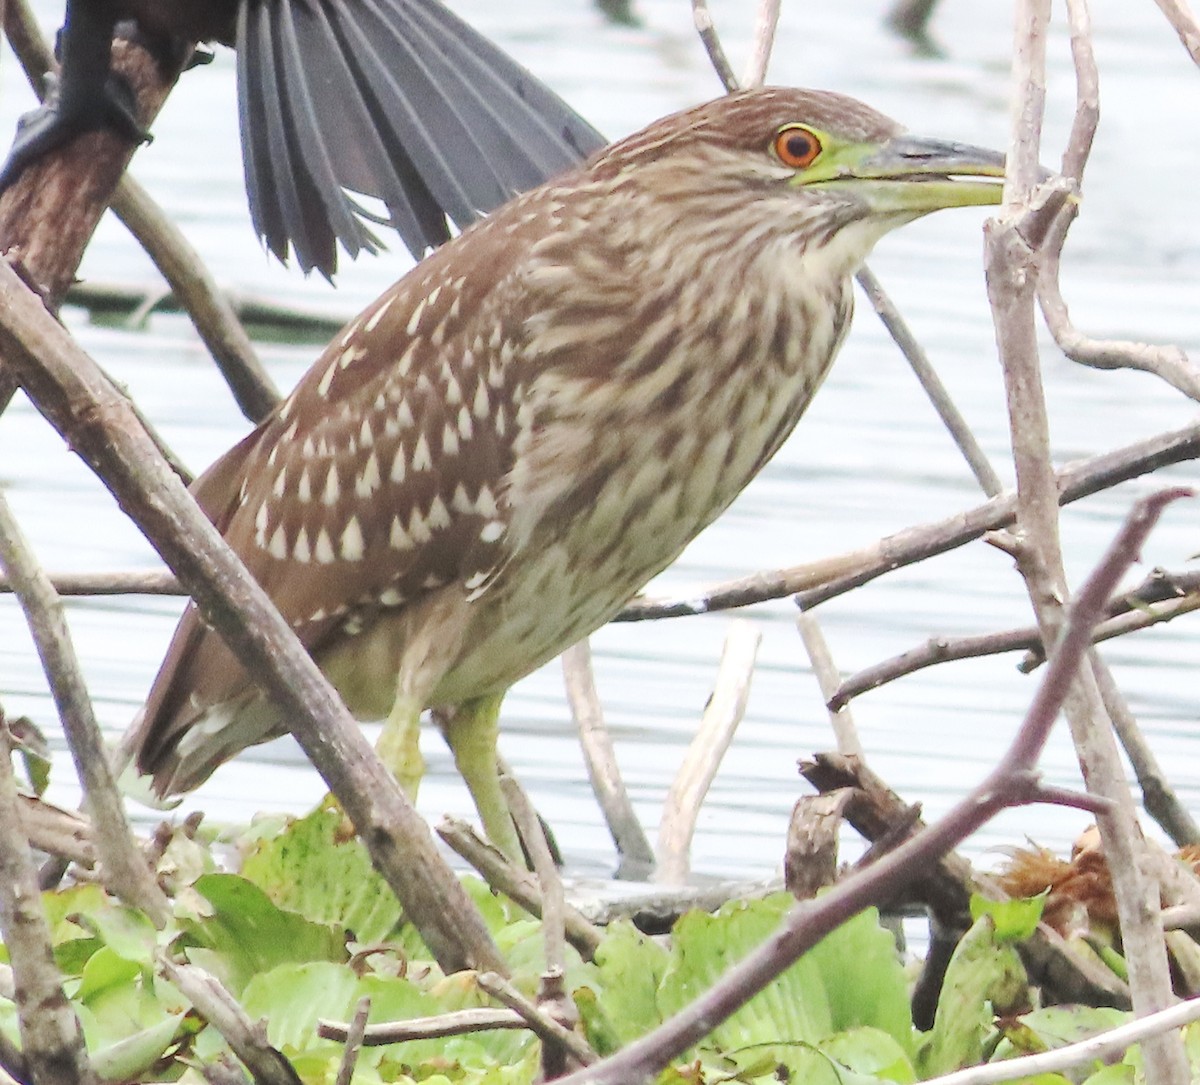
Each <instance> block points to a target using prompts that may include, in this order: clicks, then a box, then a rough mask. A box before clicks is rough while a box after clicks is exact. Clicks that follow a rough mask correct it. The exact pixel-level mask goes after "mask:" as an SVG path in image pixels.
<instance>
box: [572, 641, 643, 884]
mask: <svg viewBox="0 0 1200 1085" xmlns="http://www.w3.org/2000/svg"><path fill="white" fill-rule="evenodd" d="M562 669H563V681H564V684H565V686H566V690H567V703H568V704H569V705H570V706H571V718H572V721H573V722H574V724H575V729H576V730H577V731H578V732H579V744H580V746H581V748H582V749H583V760H584V764H585V765H587V772H588V779H589V780H590V781H591V784H592V792H593V793H594V794H595V796H596V801H597V802H598V803H599V804H600V810H601V811H602V812H603V814H604V820H605V822H606V823H607V824H608V831H609V832H610V833H611V834H612V838H613V843H614V844H615V845H616V848H617V855H618V857H619V863H618V866H617V874H616V876H617V878H618V879H622V878H627V879H629V880H631V881H640V880H643V879H645V878H648V877H649V876H650V872H651V871H652V870H653V869H654V852H653V851H652V850H651V848H650V841H649V840H647V839H646V832H645V830H644V829H643V828H642V823H641V822H640V821H638V817H637V812H636V811H635V810H634V809H633V802H632V801H631V800H630V798H629V792H628V790H626V787H625V781H624V780H623V779H622V778H621V767H620V765H619V764H618V763H617V751H616V749H615V747H614V746H613V741H612V736H611V735H610V734H609V731H608V727H607V726H606V724H605V722H604V708H603V707H602V706H601V704H600V697H599V695H598V694H597V693H596V682H595V679H594V678H593V676H592V651H591V648H590V646H589V645H588V641H587V638H584V639H583V640H581V641H580V642H579V643H578V644H573V645H572V646H571V647H570V648H568V649H567V650H566V651H565V652H563V654H562Z"/></svg>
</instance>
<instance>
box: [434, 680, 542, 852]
mask: <svg viewBox="0 0 1200 1085" xmlns="http://www.w3.org/2000/svg"><path fill="white" fill-rule="evenodd" d="M503 700H504V695H503V694H502V693H501V694H497V695H495V696H492V697H478V698H476V699H475V700H472V701H465V702H463V703H462V704H461V705H459V706H458V707H457V708H456V709H455V711H454V713H453V715H452V716H451V718H449V719H448V720H447V722H446V726H445V732H446V742H447V743H448V744H449V746H450V750H451V752H452V753H453V754H454V763H455V764H456V765H457V766H458V771H459V772H460V773H461V774H462V778H463V779H464V780H465V781H466V782H467V789H468V790H469V791H470V792H471V798H473V799H474V800H475V809H477V810H478V811H479V817H480V819H481V820H482V821H483V829H484V832H485V833H487V837H488V839H489V840H490V841H491V842H492V843H493V844H494V845H495V846H496V847H497V848H499V849H500V850H501V851H502V852H504V854H505V855H507V856H508V857H509V858H510V859H511V860H513V861H514V862H516V863H522V862H524V860H523V859H522V857H521V842H520V840H519V839H518V838H517V830H516V827H515V826H514V825H513V820H512V817H511V816H510V815H509V812H508V803H507V802H506V801H505V798H504V793H503V792H502V791H501V790H500V777H499V773H498V771H497V767H496V739H497V738H498V737H499V733H500V702H501V701H503Z"/></svg>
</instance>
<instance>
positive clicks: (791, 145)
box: [771, 124, 821, 170]
mask: <svg viewBox="0 0 1200 1085" xmlns="http://www.w3.org/2000/svg"><path fill="white" fill-rule="evenodd" d="M771 147H772V149H773V150H774V151H775V155H776V157H777V158H778V159H779V161H780V162H782V163H783V164H784V165H785V166H788V167H790V168H791V169H794V170H802V169H805V168H807V167H808V166H811V165H812V164H813V162H815V161H816V158H817V155H819V154H820V153H821V141H820V140H819V139H818V138H817V134H816V133H815V132H813V131H812V130H811V129H808V128H805V127H804V125H802V124H785V125H784V126H783V127H782V128H780V129H779V131H778V132H776V133H775V141H774V142H773V143H772V144H771Z"/></svg>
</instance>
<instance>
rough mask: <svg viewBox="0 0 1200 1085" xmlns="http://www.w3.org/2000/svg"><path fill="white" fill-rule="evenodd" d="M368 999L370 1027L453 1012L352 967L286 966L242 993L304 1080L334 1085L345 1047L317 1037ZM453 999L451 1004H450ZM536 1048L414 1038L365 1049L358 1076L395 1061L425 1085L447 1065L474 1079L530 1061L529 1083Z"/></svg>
mask: <svg viewBox="0 0 1200 1085" xmlns="http://www.w3.org/2000/svg"><path fill="white" fill-rule="evenodd" d="M364 995H365V996H367V997H368V998H370V1000H371V1021H372V1022H380V1021H394V1020H410V1019H412V1018H414V1017H425V1016H431V1015H434V1014H438V1013H445V1012H448V1011H450V1010H453V1009H455V1008H460V1007H456V1006H454V1005H452V1004H450V1005H448V1004H447V1000H446V999H444V998H434V997H432V996H431V995H429V994H428V993H426V992H425V991H422V990H421V989H420V988H419V987H418V986H417V985H416V984H414V983H412V982H410V981H409V980H407V979H404V978H401V977H388V976H366V977H362V978H361V979H359V978H356V977H355V976H354V974H353V972H351V971H350V970H349V969H347V968H344V967H341V966H339V965H336V964H333V963H330V962H321V961H314V962H311V963H308V964H286V965H280V966H279V967H277V968H275V969H272V970H271V971H270V972H267V973H264V974H263V975H260V976H256V977H255V978H254V979H253V980H251V981H250V983H249V984H247V986H246V989H245V991H244V992H243V995H242V1000H241V1001H242V1004H243V1006H244V1008H245V1010H246V1012H247V1013H248V1014H249V1015H250V1016H251V1018H254V1019H261V1020H264V1021H265V1022H266V1024H267V1036H268V1039H269V1040H270V1042H271V1043H272V1044H273V1045H275V1046H276V1047H278V1048H279V1049H280V1050H282V1051H283V1052H284V1053H285V1054H287V1055H288V1057H289V1058H290V1059H292V1061H293V1063H294V1065H295V1067H296V1069H297V1072H299V1073H300V1075H301V1077H303V1078H304V1079H305V1080H325V1079H326V1078H328V1079H330V1080H332V1077H333V1074H334V1073H336V1070H337V1065H338V1062H339V1061H340V1059H341V1054H342V1045H341V1044H337V1043H334V1042H332V1041H328V1040H323V1039H321V1038H319V1037H318V1036H317V1022H318V1021H319V1020H321V1019H322V1018H324V1019H328V1020H334V1021H349V1020H350V1018H351V1017H352V1016H353V1015H354V1012H355V1007H356V1005H357V1003H358V1000H359V998H361V997H362V996H364ZM453 1001H454V1000H453V999H451V1002H453ZM534 1047H535V1045H534V1044H533V1041H532V1040H531V1038H530V1037H529V1035H528V1034H527V1033H520V1032H481V1033H476V1034H472V1035H470V1036H462V1037H450V1038H445V1037H440V1038H437V1039H430V1040H416V1041H410V1042H406V1043H402V1044H398V1045H389V1046H388V1047H373V1048H364V1049H363V1050H362V1051H361V1052H360V1054H359V1062H358V1068H357V1069H356V1071H355V1080H356V1081H358V1080H359V1075H360V1074H365V1075H367V1076H364V1077H363V1080H364V1081H366V1080H371V1079H372V1076H373V1072H372V1068H376V1071H377V1068H378V1067H379V1066H380V1064H381V1063H383V1062H385V1061H390V1062H391V1063H393V1064H394V1069H396V1070H397V1073H398V1072H399V1068H400V1067H401V1066H403V1067H408V1068H410V1069H415V1068H424V1069H423V1070H422V1072H420V1073H415V1074H413V1075H412V1076H416V1077H417V1078H418V1079H419V1080H422V1081H426V1080H428V1072H429V1071H431V1070H433V1069H435V1068H439V1067H440V1068H442V1069H447V1068H449V1067H450V1066H456V1067H459V1068H470V1072H460V1073H457V1074H455V1075H454V1077H453V1080H454V1081H455V1082H458V1083H461V1082H463V1081H475V1080H477V1079H478V1074H477V1072H476V1071H479V1070H483V1069H490V1068H494V1067H507V1066H514V1067H515V1066H518V1065H521V1064H523V1063H525V1062H528V1068H527V1072H526V1073H524V1075H523V1076H521V1077H520V1080H527V1081H532V1079H533V1077H534V1074H535V1071H536V1063H537V1060H536V1057H532V1058H531V1057H529V1056H531V1055H534V1056H535V1054H536V1053H535V1052H534V1051H533V1048H534ZM395 1076H396V1075H395V1074H388V1073H382V1074H381V1075H380V1076H379V1078H378V1079H379V1080H394V1079H395Z"/></svg>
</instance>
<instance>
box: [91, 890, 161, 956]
mask: <svg viewBox="0 0 1200 1085" xmlns="http://www.w3.org/2000/svg"><path fill="white" fill-rule="evenodd" d="M71 918H72V922H74V923H75V924H76V925H77V926H79V927H81V928H82V929H83V930H86V931H89V932H90V933H91V934H94V935H95V936H96V937H97V938H99V939H100V941H102V942H103V943H104V944H105V945H106V946H107V947H108V948H109V949H110V950H112V951H113V952H114V953H115V954H117V955H118V956H120V957H123V958H125V960H127V961H136V962H137V963H138V964H140V965H143V966H144V967H149V966H150V965H151V964H152V962H153V960H154V952H155V948H156V946H157V943H158V932H157V931H156V930H155V929H154V924H153V923H151V922H150V920H149V918H148V917H147V916H146V915H145V913H143V912H139V911H138V910H137V909H136V908H130V907H128V906H126V905H124V904H117V903H113V902H111V901H104V902H102V903H101V904H100V905H99V906H97V907H95V908H92V909H90V910H89V911H88V912H86V913H76V914H75V915H73V916H72V917H71Z"/></svg>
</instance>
